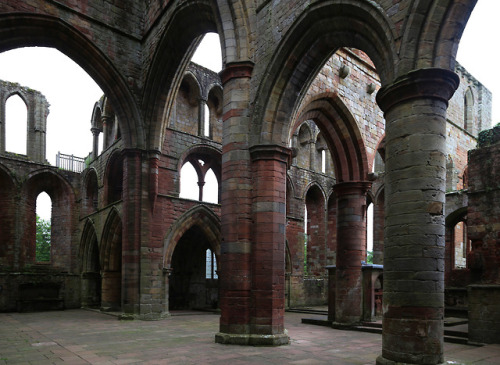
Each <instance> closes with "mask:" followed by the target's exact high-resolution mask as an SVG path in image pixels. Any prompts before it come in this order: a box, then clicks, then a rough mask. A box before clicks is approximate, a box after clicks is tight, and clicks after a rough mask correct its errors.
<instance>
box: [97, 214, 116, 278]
mask: <svg viewBox="0 0 500 365" xmlns="http://www.w3.org/2000/svg"><path fill="white" fill-rule="evenodd" d="M99 251H100V258H101V262H100V264H101V267H102V268H103V270H106V271H116V272H117V271H120V270H121V265H122V255H121V252H122V219H121V217H120V213H119V212H118V210H117V209H116V208H115V207H112V208H111V210H110V211H109V213H108V217H107V218H106V223H104V228H103V231H102V236H101V245H100V250H99Z"/></svg>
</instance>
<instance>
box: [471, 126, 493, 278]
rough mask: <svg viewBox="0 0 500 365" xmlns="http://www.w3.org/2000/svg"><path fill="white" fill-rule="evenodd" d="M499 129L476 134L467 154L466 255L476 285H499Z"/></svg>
mask: <svg viewBox="0 0 500 365" xmlns="http://www.w3.org/2000/svg"><path fill="white" fill-rule="evenodd" d="M499 142H500V127H495V128H493V129H490V130H486V131H484V132H483V133H481V134H480V135H479V144H478V148H477V149H474V150H471V151H469V190H468V193H467V194H468V197H469V202H468V207H467V222H468V238H469V239H470V240H471V241H472V250H471V252H470V253H469V254H468V257H467V261H468V267H469V269H470V271H471V278H472V281H473V282H476V283H495V284H498V283H500V251H499V247H500V240H499V236H498V232H499V231H500V218H499V217H500V186H499V181H500V162H499V161H500V143H499Z"/></svg>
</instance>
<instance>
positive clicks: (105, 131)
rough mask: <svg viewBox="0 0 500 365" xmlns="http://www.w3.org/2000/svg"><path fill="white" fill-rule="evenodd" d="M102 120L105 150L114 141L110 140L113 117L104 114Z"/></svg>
mask: <svg viewBox="0 0 500 365" xmlns="http://www.w3.org/2000/svg"><path fill="white" fill-rule="evenodd" d="M101 120H102V149H103V151H104V150H105V149H107V148H108V147H109V146H110V145H111V143H112V142H110V141H109V123H110V121H111V117H109V116H106V115H102V116H101Z"/></svg>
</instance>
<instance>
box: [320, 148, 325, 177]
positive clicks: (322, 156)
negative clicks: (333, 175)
mask: <svg viewBox="0 0 500 365" xmlns="http://www.w3.org/2000/svg"><path fill="white" fill-rule="evenodd" d="M321 172H322V173H323V174H325V173H326V150H324V149H323V150H321Z"/></svg>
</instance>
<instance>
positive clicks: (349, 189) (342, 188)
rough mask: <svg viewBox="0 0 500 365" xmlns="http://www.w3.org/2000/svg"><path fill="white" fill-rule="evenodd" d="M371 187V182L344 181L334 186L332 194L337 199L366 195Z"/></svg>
mask: <svg viewBox="0 0 500 365" xmlns="http://www.w3.org/2000/svg"><path fill="white" fill-rule="evenodd" d="M371 187H372V182H371V181H346V182H341V183H338V184H335V185H334V186H333V192H334V193H335V195H336V196H337V197H339V196H342V195H350V194H366V193H367V192H368V190H370V188H371Z"/></svg>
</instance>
